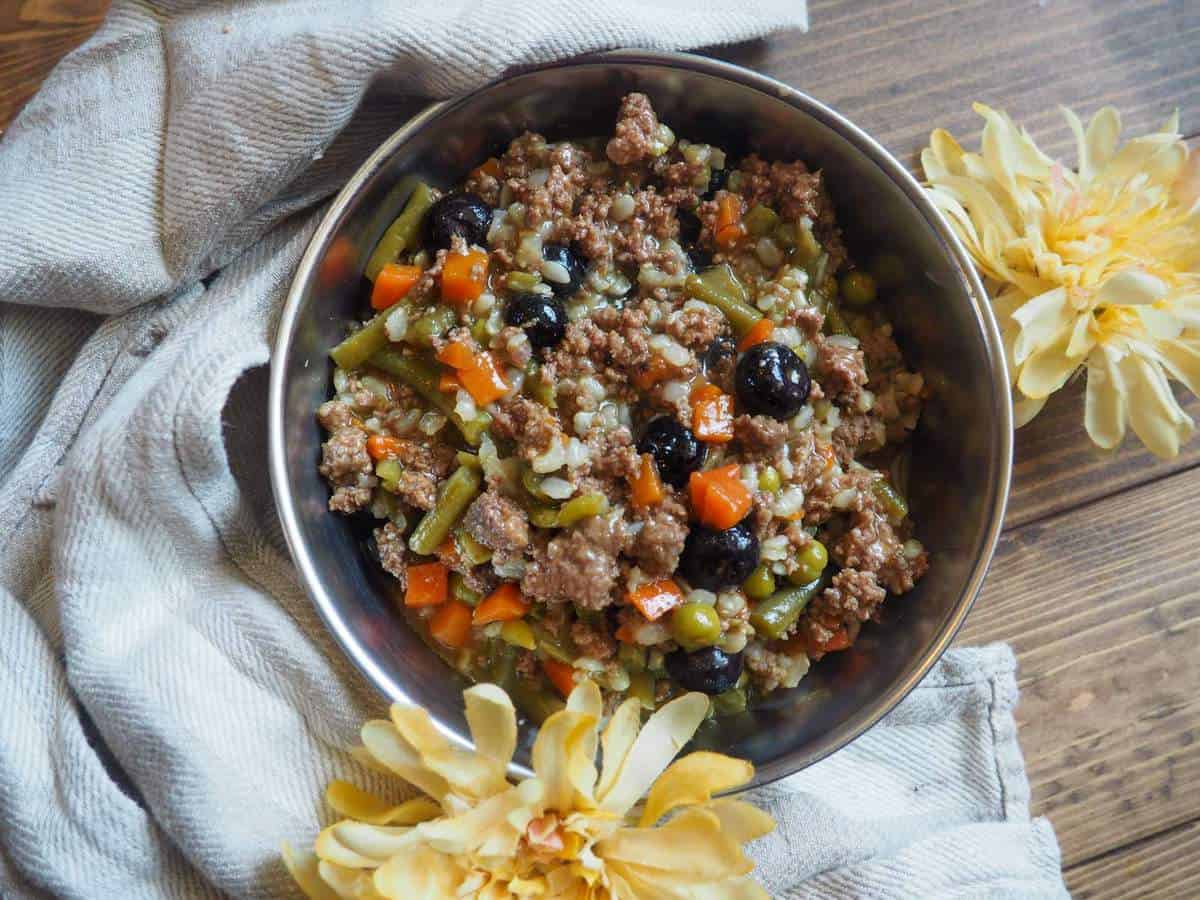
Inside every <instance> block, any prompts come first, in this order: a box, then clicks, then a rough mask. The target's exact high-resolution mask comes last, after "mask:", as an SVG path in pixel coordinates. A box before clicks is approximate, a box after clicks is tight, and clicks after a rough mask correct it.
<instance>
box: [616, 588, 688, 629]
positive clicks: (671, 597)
mask: <svg viewBox="0 0 1200 900" xmlns="http://www.w3.org/2000/svg"><path fill="white" fill-rule="evenodd" d="M625 599H626V601H627V602H629V603H632V604H633V605H634V606H636V607H637V608H638V609H639V610H641V613H642V615H643V616H645V617H646V618H647V619H649V620H650V621H651V622H653V621H654V620H655V619H657V618H659V617H660V616H662V615H663V614H664V613H668V612H670V611H671V610H673V609H674V608H675V607H677V606H678V605H679V604H681V603H682V602H683V592H682V591H681V590H679V585H677V584H676V583H675V582H674V581H672V580H671V579H670V578H663V579H662V580H661V581H652V582H650V583H649V584H643V585H642V586H641V587H638V588H636V589H635V590H632V591H630V592H629V594H628V595H627V596H626V598H625Z"/></svg>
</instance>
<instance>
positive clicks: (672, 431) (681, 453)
mask: <svg viewBox="0 0 1200 900" xmlns="http://www.w3.org/2000/svg"><path fill="white" fill-rule="evenodd" d="M637 449H638V453H649V454H650V455H651V456H653V457H654V464H655V466H657V467H658V477H659V478H661V479H662V480H663V481H665V482H666V483H667V484H669V485H671V486H672V487H677V488H678V487H683V486H684V484H685V483H687V479H688V476H689V475H691V474H692V473H693V472H695V471H696V470H697V469H699V468H700V467H701V466H702V465H704V457H705V456H706V455H707V454H708V448H707V447H705V446H704V445H703V444H702V443H700V441H698V440H696V436H695V435H694V434H692V432H691V431H689V430H688V429H687V428H685V427H684V426H683V425H680V424H679V422H677V421H676V420H675V419H672V418H671V417H670V416H659V417H658V418H657V419H651V420H650V423H649V424H648V425H647V426H646V430H645V432H643V434H642V439H641V440H640V441H638V443H637Z"/></svg>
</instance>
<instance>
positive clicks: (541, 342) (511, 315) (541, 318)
mask: <svg viewBox="0 0 1200 900" xmlns="http://www.w3.org/2000/svg"><path fill="white" fill-rule="evenodd" d="M504 321H505V322H506V323H507V324H509V325H515V326H516V327H517V328H523V329H525V334H526V335H527V336H528V338H529V343H530V344H532V345H533V346H534V347H535V348H536V349H538V350H541V349H542V348H543V347H554V346H556V345H557V344H558V342H559V341H561V340H562V339H563V335H564V334H566V332H567V311H566V309H564V308H563V305H562V301H561V300H559V299H558V298H557V297H555V296H553V295H546V294H517V295H516V296H515V297H513V298H512V299H511V300H509V301H508V305H507V306H506V307H505V308H504Z"/></svg>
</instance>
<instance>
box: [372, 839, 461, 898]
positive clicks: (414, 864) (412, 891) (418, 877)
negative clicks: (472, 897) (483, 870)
mask: <svg viewBox="0 0 1200 900" xmlns="http://www.w3.org/2000/svg"><path fill="white" fill-rule="evenodd" d="M466 874H467V873H466V871H465V870H464V869H462V868H461V867H460V866H459V865H458V864H457V863H456V862H455V861H454V859H453V858H451V857H449V856H446V855H445V854H443V853H438V852H436V851H435V850H432V849H430V848H429V847H425V846H422V845H416V846H414V847H409V848H407V849H406V850H405V851H404V852H401V853H397V854H396V855H395V856H393V857H392V858H391V859H389V860H388V861H387V862H385V863H384V864H383V865H381V866H380V867H379V868H378V869H376V870H375V890H377V891H379V893H380V894H382V895H383V896H384V897H389V898H394V900H447V898H450V897H454V896H456V894H457V891H458V886H459V884H460V883H461V882H462V880H463V878H464V877H465V876H466Z"/></svg>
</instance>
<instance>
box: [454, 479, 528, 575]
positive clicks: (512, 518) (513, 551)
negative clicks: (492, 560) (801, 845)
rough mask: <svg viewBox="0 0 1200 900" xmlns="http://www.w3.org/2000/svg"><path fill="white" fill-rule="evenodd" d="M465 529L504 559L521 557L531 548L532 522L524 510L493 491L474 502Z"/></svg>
mask: <svg viewBox="0 0 1200 900" xmlns="http://www.w3.org/2000/svg"><path fill="white" fill-rule="evenodd" d="M463 527H464V528H466V530H467V533H468V534H469V535H471V537H473V538H474V539H475V540H477V541H478V542H479V543H481V544H483V545H484V546H485V547H490V548H491V549H492V550H494V551H495V552H496V553H497V554H499V555H500V556H501V557H502V558H503V559H511V558H512V557H516V556H520V555H522V554H523V553H524V551H525V549H526V548H527V547H528V546H529V518H528V516H526V514H525V510H523V509H521V507H520V506H518V505H517V504H516V503H515V502H513V501H512V500H510V499H508V498H507V497H505V496H503V495H502V494H500V493H498V492H496V491H494V490H487V491H484V492H483V493H482V494H480V495H479V496H478V497H476V498H475V500H474V502H472V503H471V505H470V507H468V509H467V513H466V515H465V516H464V517H463Z"/></svg>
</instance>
